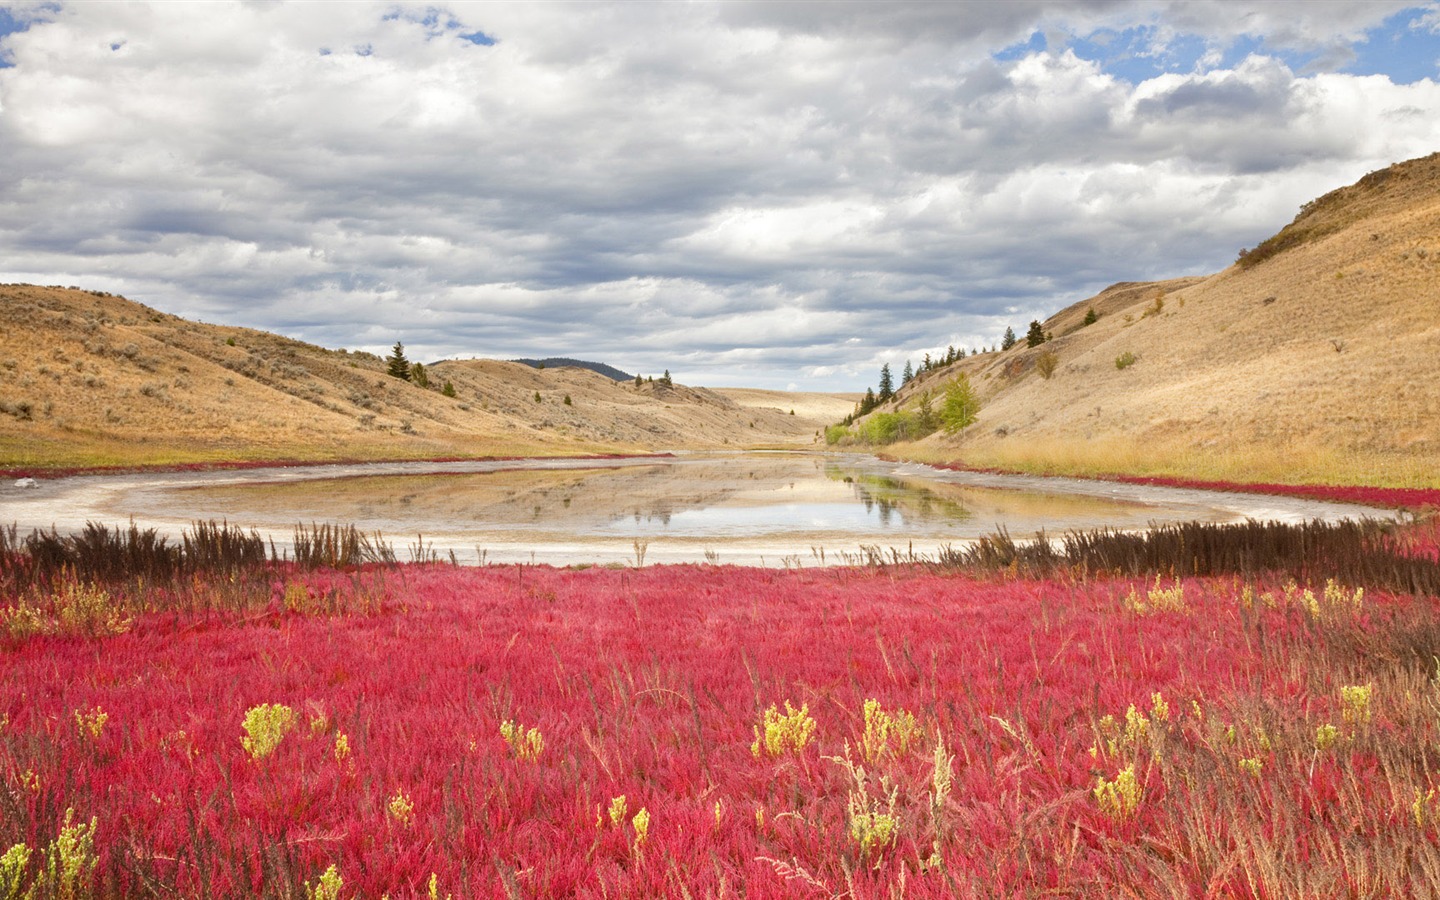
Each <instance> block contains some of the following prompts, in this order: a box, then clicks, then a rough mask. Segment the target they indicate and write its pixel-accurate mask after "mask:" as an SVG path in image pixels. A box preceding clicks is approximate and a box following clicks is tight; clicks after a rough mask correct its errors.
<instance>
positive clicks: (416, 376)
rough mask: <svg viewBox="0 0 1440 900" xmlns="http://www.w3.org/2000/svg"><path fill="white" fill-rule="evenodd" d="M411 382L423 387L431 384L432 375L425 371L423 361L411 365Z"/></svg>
mask: <svg viewBox="0 0 1440 900" xmlns="http://www.w3.org/2000/svg"><path fill="white" fill-rule="evenodd" d="M410 383H411V384H414V385H415V386H416V387H422V388H428V387H429V386H430V375H429V373H427V372H426V371H425V366H424V364H423V363H418V362H417V363H415V364H414V365H413V366H411V367H410Z"/></svg>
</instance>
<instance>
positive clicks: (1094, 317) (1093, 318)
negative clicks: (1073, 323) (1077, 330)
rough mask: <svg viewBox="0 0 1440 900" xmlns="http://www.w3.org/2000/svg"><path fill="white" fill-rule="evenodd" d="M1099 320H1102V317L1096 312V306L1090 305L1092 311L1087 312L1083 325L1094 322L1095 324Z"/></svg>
mask: <svg viewBox="0 0 1440 900" xmlns="http://www.w3.org/2000/svg"><path fill="white" fill-rule="evenodd" d="M1098 321H1100V317H1099V316H1098V315H1096V314H1095V307H1093V306H1092V307H1090V311H1089V312H1087V313H1085V321H1084V322H1082V323H1081V324H1083V325H1094V324H1095V323H1096V322H1098Z"/></svg>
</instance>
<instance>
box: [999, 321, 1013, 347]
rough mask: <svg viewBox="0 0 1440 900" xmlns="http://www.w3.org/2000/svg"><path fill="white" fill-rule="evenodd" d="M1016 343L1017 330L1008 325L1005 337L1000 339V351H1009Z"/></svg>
mask: <svg viewBox="0 0 1440 900" xmlns="http://www.w3.org/2000/svg"><path fill="white" fill-rule="evenodd" d="M1015 343H1016V341H1015V329H1013V328H1011V327H1010V326H1008V325H1007V326H1005V336H1004V337H1003V338H1001V339H1000V349H1001V350H1009V349H1010V348H1011V347H1013V346H1015Z"/></svg>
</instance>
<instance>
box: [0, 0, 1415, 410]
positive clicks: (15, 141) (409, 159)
mask: <svg viewBox="0 0 1440 900" xmlns="http://www.w3.org/2000/svg"><path fill="white" fill-rule="evenodd" d="M1437 82H1440V3H1437V2H1422V3H1415V2H1407V0H1400V2H1387V0H1367V2H1338V0H1336V2H1332V0H1307V2H1283V0H1282V2H1276V0H1269V2H1253V0H1174V2H1160V0H1067V2H986V0H973V2H966V3H915V2H895V0H890V2H877V3H870V2H832V0H810V2H783V0H778V2H777V0H767V2H746V0H732V2H721V3H712V2H664V3H647V2H638V0H636V2H616V3H605V2H583V3H580V2H570V3H502V2H483V3H466V2H452V3H434V4H409V3H388V2H382V3H367V2H350V3H299V2H234V3H228V2H206V3H186V2H164V3H154V4H151V3H128V2H45V3H28V2H22V3H5V2H0V282H28V283H38V284H60V285H77V286H79V287H83V288H86V289H89V290H103V291H109V292H113V293H118V294H123V295H124V296H126V297H129V298H131V299H133V300H138V301H140V302H143V303H146V304H148V305H150V306H153V307H156V308H158V309H161V310H163V311H165V312H169V313H174V314H176V315H180V316H185V317H188V318H194V319H199V320H202V321H206V322H212V323H217V324H228V325H245V326H249V327H253V328H261V329H265V330H268V331H274V332H278V333H281V334H285V335H288V336H291V337H295V338H299V339H302V340H306V341H310V342H313V343H317V344H321V345H323V346H327V347H336V348H338V347H346V348H349V349H352V350H354V349H363V350H370V351H372V352H376V353H380V354H382V355H383V354H384V353H387V352H388V351H389V349H390V347H391V346H392V345H393V344H394V343H395V342H396V341H397V340H398V341H403V342H404V344H405V347H406V354H407V356H409V358H411V359H413V360H421V361H426V362H431V361H435V360H438V359H442V358H462V359H463V358H470V357H488V358H501V359H509V358H517V357H546V356H570V357H578V358H581V359H590V360H596V361H600V362H605V363H609V364H611V365H614V366H616V367H618V368H620V369H623V370H625V371H628V372H640V373H643V374H647V375H657V376H658V375H659V374H660V373H661V372H662V371H663V370H667V369H668V370H670V371H671V372H672V374H673V376H674V378H675V379H676V380H677V381H680V382H683V383H686V384H700V385H708V386H751V387H768V388H781V389H792V390H838V391H853V390H864V389H865V387H867V386H873V385H875V384H877V382H878V372H879V368H880V366H881V365H883V364H887V363H888V364H890V365H891V366H892V368H893V369H894V370H895V371H896V372H897V373H898V372H899V371H900V369H901V368H902V367H903V366H904V364H905V362H906V360H912V361H915V362H916V363H918V361H919V360H920V359H921V358H922V357H923V356H924V355H925V354H926V353H927V352H928V353H931V354H932V355H934V354H939V353H943V352H944V350H945V348H946V347H948V346H951V345H953V346H956V347H960V348H965V349H974V348H977V347H982V346H990V345H993V344H996V343H998V342H999V340H1000V337H1001V334H1002V333H1003V332H1004V330H1005V328H1006V327H1007V326H1013V327H1014V328H1015V330H1016V331H1017V332H1019V333H1021V334H1023V333H1024V331H1025V328H1026V326H1027V325H1028V323H1029V321H1030V320H1031V319H1036V318H1039V319H1043V318H1045V317H1046V316H1048V315H1050V314H1051V313H1054V312H1056V311H1057V310H1059V309H1061V308H1063V307H1065V306H1068V305H1070V304H1071V303H1074V302H1077V301H1079V300H1082V299H1084V298H1086V297H1088V296H1091V295H1093V294H1094V293H1096V292H1098V291H1099V290H1101V289H1103V288H1104V287H1105V286H1107V285H1109V284H1112V283H1114V282H1117V281H1139V280H1148V279H1156V278H1168V277H1175V276H1180V275H1194V274H1206V273H1210V272H1215V271H1219V270H1221V269H1223V268H1225V267H1226V266H1228V265H1230V264H1231V263H1232V262H1233V261H1234V260H1235V257H1236V254H1237V252H1238V251H1239V250H1240V249H1241V248H1242V247H1250V246H1254V245H1255V244H1256V243H1258V242H1259V241H1260V240H1262V239H1264V238H1265V237H1267V236H1269V235H1270V234H1273V233H1274V232H1275V231H1277V230H1279V229H1280V228H1281V227H1282V226H1284V225H1285V224H1286V223H1287V222H1289V221H1290V220H1291V219H1292V218H1293V217H1294V216H1295V214H1296V213H1297V212H1298V210H1299V208H1300V206H1301V204H1303V203H1305V202H1306V201H1308V200H1310V199H1313V198H1315V197H1317V196H1319V195H1321V194H1323V193H1325V192H1327V191H1330V190H1332V189H1334V188H1337V187H1340V186H1342V185H1344V184H1348V183H1350V182H1353V181H1354V180H1356V179H1358V178H1359V177H1361V176H1363V175H1364V174H1365V173H1366V172H1369V171H1372V170H1374V169H1378V168H1382V167H1384V166H1387V165H1389V164H1391V163H1393V162H1398V161H1401V160H1405V159H1411V158H1414V157H1418V156H1424V155H1427V154H1429V153H1432V152H1435V151H1437V150H1440V83H1437Z"/></svg>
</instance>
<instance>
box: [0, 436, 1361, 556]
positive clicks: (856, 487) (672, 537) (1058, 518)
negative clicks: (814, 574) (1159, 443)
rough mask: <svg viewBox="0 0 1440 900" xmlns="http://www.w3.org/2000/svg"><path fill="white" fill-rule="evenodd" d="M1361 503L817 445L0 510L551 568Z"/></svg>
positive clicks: (110, 488)
mask: <svg viewBox="0 0 1440 900" xmlns="http://www.w3.org/2000/svg"><path fill="white" fill-rule="evenodd" d="M1361 515H1370V516H1375V517H1382V516H1385V515H1387V513H1385V512H1384V511H1382V510H1374V509H1366V508H1362V507H1355V506H1348V505H1344V504H1332V503H1321V502H1316V501H1308V500H1298V499H1289V498H1277V497H1263V496H1257V495H1246V494H1229V493H1216V492H1208V491H1194V490H1184V489H1176V488H1157V487H1149V486H1139V485H1123V484H1116V483H1111V482H1098V481H1084V480H1075V479H1052V478H1033V477H1024V476H1002V475H991V474H982V473H969V472H950V471H944V470H939V469H934V468H931V467H927V466H921V465H914V464H902V463H891V462H884V461H881V460H878V459H876V458H874V457H870V456H862V455H851V454H817V453H732V454H683V455H677V456H673V457H652V458H643V459H624V460H525V461H519V462H515V461H508V462H499V461H496V462H466V463H378V464H370V465H344V466H303V467H276V468H269V469H253V470H246V471H230V472H203V473H164V474H154V473H149V474H140V475H111V476H81V477H75V478H64V479H55V480H49V481H42V482H41V483H40V486H39V487H38V488H33V489H28V490H24V489H20V488H15V487H12V486H11V485H9V484H6V485H5V486H4V488H3V490H0V522H14V523H17V524H18V525H20V527H21V529H22V530H28V529H30V528H35V527H44V528H49V527H51V526H54V527H57V528H59V529H60V530H62V531H65V530H71V529H76V528H79V527H81V526H83V524H84V523H85V522H86V521H98V522H104V523H107V524H126V523H128V522H129V521H131V520H133V521H134V522H136V524H138V525H140V526H141V527H146V528H148V527H154V528H157V529H159V530H160V531H161V532H163V533H168V534H173V535H178V534H179V533H180V532H181V531H182V530H183V529H184V528H186V527H187V526H188V525H189V524H190V523H191V522H194V521H197V520H198V521H205V520H212V519H213V520H217V521H218V520H226V521H229V522H231V523H234V524H238V525H242V526H244V527H246V528H255V529H257V530H258V531H260V533H261V534H263V535H265V536H266V537H267V538H269V539H271V540H273V541H274V542H275V543H276V545H277V546H278V547H284V546H286V545H288V543H289V541H290V539H291V536H292V534H293V528H294V525H295V523H297V522H305V523H310V522H334V523H341V524H353V525H355V526H356V527H358V528H360V529H361V530H362V531H365V532H367V533H369V532H377V531H378V532H381V533H383V534H384V536H385V537H386V539H387V540H388V541H389V542H390V543H391V544H392V545H393V546H394V547H395V549H396V551H397V553H398V555H399V556H400V557H401V558H402V559H404V558H406V550H407V548H410V547H412V546H417V545H418V543H419V541H420V539H422V538H423V543H424V546H425V547H428V548H431V549H433V550H435V551H436V552H438V553H439V554H440V555H441V556H446V557H448V554H450V553H452V552H453V553H454V554H455V555H456V557H457V559H459V560H460V561H461V562H468V563H476V562H481V561H489V562H517V561H519V562H531V561H533V562H542V563H552V564H557V565H565V564H573V563H616V562H627V563H631V564H634V563H636V562H639V561H640V560H641V559H643V561H644V562H646V563H651V562H682V561H689V562H703V561H707V560H708V561H718V562H720V563H739V564H752V565H753V564H760V565H815V564H820V563H821V562H822V561H824V562H830V563H834V562H840V561H843V560H844V559H846V558H855V557H857V556H858V555H859V554H861V553H862V552H863V549H862V548H866V547H875V548H882V549H886V550H888V549H890V548H894V549H898V550H899V551H901V552H910V551H912V550H913V551H914V552H917V553H924V554H931V553H934V552H935V550H936V549H938V548H939V547H942V546H944V545H956V544H960V543H963V542H965V541H967V540H973V539H974V538H977V537H979V536H981V535H983V534H988V533H992V532H994V531H996V530H997V529H1000V528H1004V529H1006V530H1008V531H1009V532H1010V534H1011V535H1013V536H1016V537H1021V536H1029V535H1033V534H1035V533H1037V532H1040V531H1042V530H1043V531H1045V532H1048V533H1050V534H1052V535H1054V534H1059V533H1062V532H1064V531H1067V530H1076V529H1091V528H1099V527H1114V528H1122V529H1135V528H1143V527H1145V526H1146V525H1148V524H1151V523H1160V522H1177V521H1191V520H1199V521H1214V522H1225V521H1237V520H1241V519H1245V518H1258V519H1274V520H1280V521H1304V520H1308V519H1314V518H1321V519H1336V518H1342V517H1346V516H1350V517H1354V516H1361Z"/></svg>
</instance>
